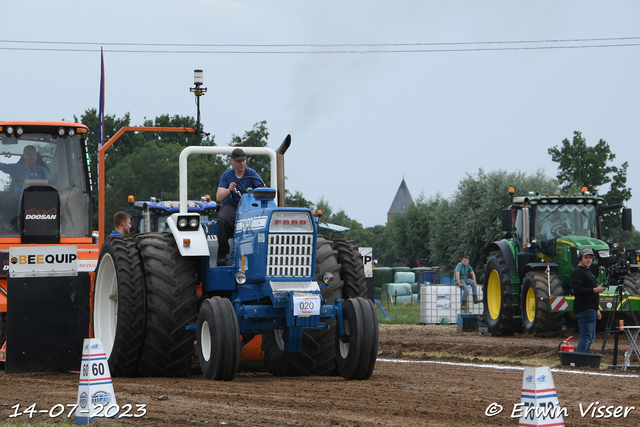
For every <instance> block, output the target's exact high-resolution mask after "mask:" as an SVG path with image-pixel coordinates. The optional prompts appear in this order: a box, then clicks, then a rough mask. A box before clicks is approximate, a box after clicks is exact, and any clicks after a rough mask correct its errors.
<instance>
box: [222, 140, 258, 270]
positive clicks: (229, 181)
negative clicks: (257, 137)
mask: <svg viewBox="0 0 640 427" xmlns="http://www.w3.org/2000/svg"><path fill="white" fill-rule="evenodd" d="M231 164H232V165H233V168H231V169H229V170H228V171H226V172H225V173H223V174H222V176H221V177H220V183H219V184H218V190H217V192H216V201H217V202H218V203H222V207H221V208H220V212H218V225H217V228H216V235H217V237H218V259H217V261H218V265H224V264H225V259H226V258H227V256H228V255H229V252H230V248H229V239H230V238H232V237H233V229H234V226H235V222H236V209H237V208H238V197H237V196H236V197H235V198H234V197H232V193H233V192H235V191H236V190H238V191H239V192H240V194H244V193H245V192H246V191H245V190H244V188H249V187H251V188H256V187H261V186H262V182H260V181H261V180H262V178H260V175H258V172H256V171H255V170H253V169H251V168H248V167H247V155H246V154H245V152H244V150H242V148H236V149H234V150H233V151H232V152H231ZM245 177H257V178H259V179H260V180H258V179H247V180H244V181H243V182H242V183H241V185H240V186H238V185H237V181H238V180H239V179H240V178H245ZM243 187H244V188H243Z"/></svg>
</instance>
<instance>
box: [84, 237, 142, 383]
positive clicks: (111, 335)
mask: <svg viewBox="0 0 640 427" xmlns="http://www.w3.org/2000/svg"><path fill="white" fill-rule="evenodd" d="M144 321H145V292H144V280H143V275H142V263H141V261H140V257H139V254H138V248H137V246H136V243H135V242H134V241H133V239H132V238H130V237H111V238H108V239H106V240H105V242H104V244H103V245H102V249H101V250H100V257H99V258H98V266H97V267H96V278H95V286H94V293H93V334H94V336H95V337H96V338H101V339H102V345H103V346H104V350H105V352H106V354H107V358H108V361H109V371H110V373H111V375H112V376H114V377H118V376H131V375H135V373H136V369H137V367H138V363H139V362H140V356H141V354H142V343H143V341H144V329H145V328H144Z"/></svg>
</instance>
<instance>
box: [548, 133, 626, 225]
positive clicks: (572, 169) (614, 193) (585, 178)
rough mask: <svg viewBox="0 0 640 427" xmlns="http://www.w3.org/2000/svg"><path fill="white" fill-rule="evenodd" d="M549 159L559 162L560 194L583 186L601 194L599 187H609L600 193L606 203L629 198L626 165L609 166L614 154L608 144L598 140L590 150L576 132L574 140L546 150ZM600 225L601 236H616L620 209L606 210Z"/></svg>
mask: <svg viewBox="0 0 640 427" xmlns="http://www.w3.org/2000/svg"><path fill="white" fill-rule="evenodd" d="M548 152H549V154H550V155H551V159H552V160H553V161H554V162H556V163H558V175H557V177H558V181H559V182H560V184H561V185H562V190H563V191H569V192H572V193H573V192H577V191H579V190H580V189H581V188H582V187H583V186H586V187H587V188H588V189H589V191H592V192H596V191H597V192H598V193H601V191H600V187H601V186H603V185H605V184H610V185H609V191H608V192H607V193H606V194H601V195H602V196H603V197H604V198H605V200H606V201H607V203H608V204H610V205H614V204H618V203H624V202H626V201H628V200H630V199H631V189H630V188H627V187H626V185H627V168H628V166H629V164H628V162H624V163H623V164H622V165H621V166H620V167H617V166H614V165H610V164H609V163H610V162H612V161H613V160H615V158H616V155H615V154H613V153H612V152H611V148H610V147H609V144H608V143H607V142H606V141H605V140H603V139H601V140H600V141H598V143H597V144H596V145H595V146H593V147H590V146H588V145H587V142H586V139H585V138H584V137H583V136H582V133H580V132H578V131H575V132H574V133H573V140H572V141H571V142H569V140H568V139H566V138H565V139H564V140H563V141H562V145H561V147H557V146H555V147H552V148H549V150H548ZM606 217H607V218H606V219H605V221H604V222H603V235H604V236H614V235H619V234H618V230H619V229H620V228H621V227H622V220H621V213H620V211H619V210H614V211H608V212H607V214H606Z"/></svg>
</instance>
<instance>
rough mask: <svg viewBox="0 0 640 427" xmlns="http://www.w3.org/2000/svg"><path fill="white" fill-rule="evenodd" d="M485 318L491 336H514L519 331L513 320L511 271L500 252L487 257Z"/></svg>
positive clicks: (483, 287) (484, 293)
mask: <svg viewBox="0 0 640 427" xmlns="http://www.w3.org/2000/svg"><path fill="white" fill-rule="evenodd" d="M482 293H483V295H484V302H483V305H484V318H485V320H486V321H487V326H488V328H489V332H491V335H494V336H497V335H513V333H514V332H516V330H517V324H516V320H515V319H514V318H513V291H512V289H511V283H510V281H509V269H508V268H507V264H506V263H505V261H504V256H503V255H502V253H501V252H500V251H494V252H491V253H490V254H489V256H488V257H487V263H486V265H485V269H484V284H483V285H482Z"/></svg>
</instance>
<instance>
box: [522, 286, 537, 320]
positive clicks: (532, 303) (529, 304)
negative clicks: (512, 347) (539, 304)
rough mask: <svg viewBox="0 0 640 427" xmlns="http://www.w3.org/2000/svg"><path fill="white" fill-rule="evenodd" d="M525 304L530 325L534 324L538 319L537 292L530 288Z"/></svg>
mask: <svg viewBox="0 0 640 427" xmlns="http://www.w3.org/2000/svg"><path fill="white" fill-rule="evenodd" d="M525 304H526V308H527V319H528V320H529V322H530V323H533V321H534V320H535V318H536V291H535V290H534V289H533V288H529V290H528V291H527V297H526V299H525Z"/></svg>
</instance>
